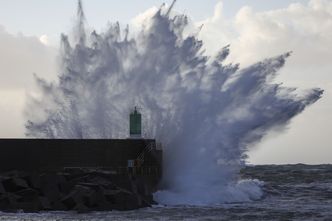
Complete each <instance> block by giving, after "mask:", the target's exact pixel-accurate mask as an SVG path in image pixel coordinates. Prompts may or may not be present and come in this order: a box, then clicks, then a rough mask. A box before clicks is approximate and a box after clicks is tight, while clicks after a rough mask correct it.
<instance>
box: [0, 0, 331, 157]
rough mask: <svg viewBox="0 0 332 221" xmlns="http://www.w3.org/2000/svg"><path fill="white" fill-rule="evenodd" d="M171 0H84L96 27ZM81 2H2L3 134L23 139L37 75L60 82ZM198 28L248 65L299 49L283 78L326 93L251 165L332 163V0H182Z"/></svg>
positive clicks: (212, 45) (272, 137) (209, 43)
mask: <svg viewBox="0 0 332 221" xmlns="http://www.w3.org/2000/svg"><path fill="white" fill-rule="evenodd" d="M163 2H166V3H168V4H170V3H171V1H170V0H164V1H162V0H144V1H142V0H140V1H139V0H134V1H116V0H85V1H84V5H85V11H86V16H87V19H88V23H89V25H90V26H92V27H94V28H96V29H97V30H102V29H103V27H104V26H105V24H106V23H107V21H117V20H118V21H120V23H121V24H127V23H130V24H133V25H134V24H137V23H139V22H140V19H141V18H142V17H144V16H147V15H148V14H149V13H147V12H146V11H149V9H150V8H151V7H153V6H155V7H159V6H160V5H161V4H162V3H163ZM76 3H77V2H76V0H57V1H54V0H26V1H22V0H0V6H1V7H0V96H1V99H0V137H23V136H24V118H23V114H22V111H23V107H24V102H25V96H26V91H27V90H31V89H32V86H31V85H32V82H33V79H32V73H37V74H38V75H40V76H42V77H45V78H47V79H54V78H55V76H56V55H57V47H58V41H59V40H58V38H59V36H60V33H61V32H68V31H70V28H71V25H72V20H73V16H74V14H75V11H76ZM175 10H176V11H179V12H184V13H186V14H187V15H189V17H191V19H192V20H193V22H194V23H195V24H196V25H197V26H199V25H200V24H204V25H205V26H204V28H203V30H202V31H201V33H200V36H199V37H200V38H201V39H202V40H204V42H205V43H206V48H207V51H208V53H213V52H214V51H215V50H216V48H218V47H222V46H224V45H227V44H231V50H232V53H231V56H230V58H229V61H231V62H240V63H241V64H242V66H245V65H248V64H251V63H253V62H255V61H259V60H260V59H263V58H265V57H270V56H274V55H277V54H281V53H284V52H286V51H294V53H293V55H292V57H291V58H290V59H289V61H288V64H287V65H286V67H285V68H284V69H283V70H282V73H281V75H280V76H279V78H278V79H277V81H279V82H284V84H286V85H290V86H296V87H299V88H300V89H303V90H304V89H306V88H312V87H321V88H323V89H325V91H326V92H325V94H324V97H323V98H322V99H321V100H320V101H319V102H318V103H316V104H314V105H313V106H311V107H309V108H308V109H307V110H306V111H305V112H304V113H303V114H301V115H300V116H298V117H296V118H295V119H294V120H293V121H292V123H291V124H290V125H289V126H288V128H289V129H288V130H287V131H283V132H281V133H280V132H273V133H271V134H269V136H268V137H267V138H266V139H265V140H263V141H262V142H261V143H260V144H258V145H257V146H256V147H253V151H251V153H250V162H252V163H332V147H331V143H332V136H330V131H332V116H331V113H332V63H331V59H332V2H331V1H329V0H311V1H307V0H303V1H301V0H297V1H296V0H294V1H293V0H279V1H275V0H251V1H245V0H237V1H234V0H224V1H216V0H207V1H192V0H179V1H178V2H177V5H176V7H175Z"/></svg>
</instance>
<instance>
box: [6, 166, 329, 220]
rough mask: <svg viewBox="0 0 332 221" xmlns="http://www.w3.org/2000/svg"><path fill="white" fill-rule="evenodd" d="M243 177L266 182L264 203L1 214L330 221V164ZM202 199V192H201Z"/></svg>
mask: <svg viewBox="0 0 332 221" xmlns="http://www.w3.org/2000/svg"><path fill="white" fill-rule="evenodd" d="M241 176H242V177H243V178H245V179H258V180H260V181H263V183H264V185H263V186H262V188H263V191H264V196H263V198H261V199H260V200H257V201H252V202H244V203H227V204H221V205H214V206H190V205H183V206H167V205H156V206H154V207H152V208H146V209H139V210H135V211H127V212H120V211H112V212H92V213H88V214H77V213H75V212H41V213H33V214H31V213H30V214H25V213H0V220H6V221H16V220H17V221H18V220H25V221H30V220H33V221H37V220H38V221H39V220H45V221H46V220H47V221H51V220H52V221H69V220H73V221H83V220H84V221H85V220H94V221H102V220H188V221H189V220H246V221H247V220H299V221H303V220H331V221H332V165H304V164H297V165H260V166H247V167H246V168H245V169H243V170H242V174H241ZM202 194H204V193H202Z"/></svg>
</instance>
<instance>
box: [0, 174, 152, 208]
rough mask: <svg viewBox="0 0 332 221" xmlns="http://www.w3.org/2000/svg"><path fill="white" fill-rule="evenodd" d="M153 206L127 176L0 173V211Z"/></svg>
mask: <svg viewBox="0 0 332 221" xmlns="http://www.w3.org/2000/svg"><path fill="white" fill-rule="evenodd" d="M153 203H154V202H153V199H152V193H151V192H150V191H149V190H148V188H147V187H146V186H145V184H144V182H139V179H136V178H135V177H133V176H131V175H130V174H128V175H126V176H124V175H121V176H120V175H115V174H112V173H111V172H109V171H101V170H99V171H98V170H94V171H86V170H83V169H67V170H63V171H61V172H43V173H41V172H17V171H14V172H9V173H5V174H0V210H1V211H5V212H16V211H23V212H38V211H71V210H73V211H77V212H89V211H110V210H132V209H138V208H143V207H149V206H151V204H153Z"/></svg>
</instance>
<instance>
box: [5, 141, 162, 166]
mask: <svg viewBox="0 0 332 221" xmlns="http://www.w3.org/2000/svg"><path fill="white" fill-rule="evenodd" d="M147 145H153V150H152V151H151V152H150V153H149V154H148V156H147V157H146V159H145V162H144V166H146V167H160V166H161V157H162V153H161V151H160V150H156V148H155V147H156V142H155V140H144V139H137V140H132V139H123V140H60V139H58V140H46V139H0V171H10V170H48V169H50V170H52V169H61V168H67V167H102V168H116V167H127V164H128V160H134V159H136V158H137V157H138V156H139V154H140V153H141V152H142V151H143V150H144V148H145V147H146V146H147Z"/></svg>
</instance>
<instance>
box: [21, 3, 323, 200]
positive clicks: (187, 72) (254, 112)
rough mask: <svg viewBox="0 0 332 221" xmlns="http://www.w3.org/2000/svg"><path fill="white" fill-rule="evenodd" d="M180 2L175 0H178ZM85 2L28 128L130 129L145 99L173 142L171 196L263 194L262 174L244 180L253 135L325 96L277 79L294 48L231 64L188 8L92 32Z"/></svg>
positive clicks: (149, 126)
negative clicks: (208, 42)
mask: <svg viewBox="0 0 332 221" xmlns="http://www.w3.org/2000/svg"><path fill="white" fill-rule="evenodd" d="M172 7H173V5H172ZM84 22H85V18H84V13H83V9H82V4H81V2H79V10H78V22H77V24H76V26H75V33H74V35H75V37H74V38H73V39H75V40H74V41H73V42H70V41H69V40H68V39H69V38H68V37H67V36H66V35H63V36H62V44H61V58H62V62H61V73H60V74H59V79H58V81H57V82H54V83H48V82H47V81H45V80H43V79H40V78H38V77H37V76H36V80H37V84H38V85H39V87H40V89H41V91H42V96H41V97H37V98H34V99H32V100H31V101H30V105H29V106H28V107H27V108H29V110H30V111H29V113H30V114H29V116H28V121H27V123H26V135H27V136H28V137H38V138H77V139H83V138H127V137H128V133H129V132H128V115H129V112H130V110H131V108H132V107H133V106H135V105H137V106H139V107H141V108H142V114H143V118H144V121H143V125H144V134H145V136H146V137H148V138H156V139H157V140H158V141H159V142H162V143H163V147H164V155H165V156H164V158H165V159H164V164H165V165H164V178H163V182H164V186H165V190H163V191H160V192H158V193H156V194H155V198H156V199H157V200H158V201H159V202H161V203H167V204H218V203H222V202H234V201H246V200H252V199H257V198H259V197H261V195H262V192H261V190H260V188H259V186H260V185H261V183H260V182H258V181H239V176H238V174H239V171H240V169H241V167H242V165H243V163H244V160H245V158H246V151H247V148H248V145H250V144H252V143H255V142H258V141H259V140H260V139H261V138H262V137H263V136H264V135H265V134H266V132H267V131H269V130H271V129H273V128H274V127H279V126H282V125H285V124H287V123H288V122H289V120H290V119H291V118H293V117H294V116H295V115H297V114H299V113H300V112H302V111H303V110H304V108H305V107H306V106H307V105H309V104H312V103H314V102H315V101H317V100H318V99H319V98H320V97H321V95H322V90H320V89H314V90H310V91H308V93H307V94H306V95H305V96H299V95H297V94H296V93H295V90H293V89H292V88H287V87H283V86H281V85H280V84H275V83H273V82H272V80H273V78H274V77H275V75H276V74H277V72H278V70H279V69H280V68H282V67H283V66H284V64H285V60H286V58H287V57H288V56H289V55H290V54H289V53H286V54H283V55H280V56H277V57H274V58H270V59H266V60H264V61H261V62H259V63H257V64H254V65H252V66H250V67H247V68H245V69H241V70H240V69H239V65H233V64H224V60H225V59H226V58H227V56H228V54H229V53H230V51H229V47H225V48H223V49H221V51H220V52H219V53H218V54H217V55H216V56H214V57H207V56H205V55H204V51H203V50H202V49H203V43H202V42H201V41H199V40H197V39H196V38H195V36H184V34H183V31H184V29H185V28H186V26H187V24H188V19H187V17H186V16H184V15H175V16H172V15H170V13H169V10H168V9H167V8H164V7H162V8H160V10H159V11H157V12H156V14H155V15H154V16H153V17H152V18H150V19H149V20H147V21H146V24H145V25H144V26H143V28H142V30H141V31H140V32H139V33H137V35H135V37H131V36H130V35H129V34H128V33H129V29H128V28H126V29H125V31H124V33H123V32H122V31H121V29H120V26H119V24H118V23H116V24H113V25H110V26H109V27H108V29H107V30H106V31H105V32H104V33H99V34H98V33H97V32H96V31H93V32H92V33H91V34H87V31H86V29H85V25H84Z"/></svg>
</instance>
